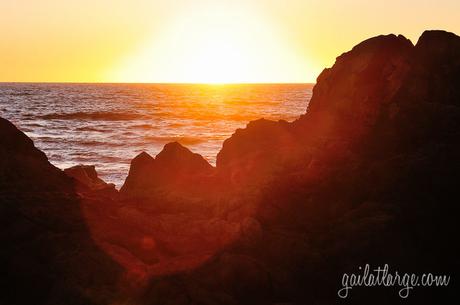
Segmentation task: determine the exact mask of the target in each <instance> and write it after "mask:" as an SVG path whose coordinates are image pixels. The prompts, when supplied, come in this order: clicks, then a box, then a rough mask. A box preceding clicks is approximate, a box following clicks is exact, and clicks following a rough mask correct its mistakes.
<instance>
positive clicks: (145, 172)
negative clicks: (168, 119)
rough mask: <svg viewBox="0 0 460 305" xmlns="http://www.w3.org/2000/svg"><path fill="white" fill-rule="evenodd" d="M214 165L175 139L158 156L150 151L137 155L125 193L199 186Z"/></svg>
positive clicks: (135, 195)
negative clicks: (152, 154)
mask: <svg viewBox="0 0 460 305" xmlns="http://www.w3.org/2000/svg"><path fill="white" fill-rule="evenodd" d="M213 169H214V168H213V167H212V166H211V165H210V164H209V163H208V162H207V161H206V160H205V159H204V158H203V157H202V156H201V155H199V154H196V153H192V152H191V151H190V150H189V149H187V148H185V147H184V146H182V145H181V144H179V143H178V142H172V143H169V144H166V145H165V146H164V148H163V150H162V151H161V152H160V153H159V154H158V155H157V156H156V158H153V157H151V156H150V155H149V154H147V153H146V152H142V153H141V154H139V155H138V156H136V157H135V158H134V159H133V160H132V162H131V167H130V170H129V175H128V177H127V178H126V182H125V183H124V185H123V187H122V188H121V190H120V191H121V194H122V195H123V196H124V197H127V198H139V197H145V196H147V197H148V196H150V195H152V194H154V193H156V192H158V191H163V190H164V189H171V188H172V189H174V190H175V191H177V190H180V189H181V188H188V187H190V186H191V184H192V183H193V184H194V185H193V186H192V187H196V185H197V184H199V183H200V181H202V180H203V179H206V177H207V176H209V175H210V174H212V173H213Z"/></svg>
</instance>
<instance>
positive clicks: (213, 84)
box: [0, 81, 316, 86]
mask: <svg viewBox="0 0 460 305" xmlns="http://www.w3.org/2000/svg"><path fill="white" fill-rule="evenodd" d="M0 84H69V85H79V84H80V85H89V84H95V85H97V84H101V85H103V84H106V85H122V84H123V85H125V84H132V85H210V86H225V85H315V84H316V83H315V82H228V83H226V82H222V83H219V82H216V83H212V82H209V83H206V82H177V83H176V82H79V81H77V82H73V81H0Z"/></svg>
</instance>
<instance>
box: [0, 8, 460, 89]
mask: <svg viewBox="0 0 460 305" xmlns="http://www.w3.org/2000/svg"><path fill="white" fill-rule="evenodd" d="M425 29H444V30H448V31H451V32H454V33H457V34H460V1H458V0H437V1H428V0H420V1H413V0H405V1H402V0H398V1H396V0H386V1H369V0H349V1H345V0H221V1H219V0H213V1H211V0H129V1H127V0H110V1H109V0H79V1H71V0H68V1H61V0H40V1H37V0H0V82H153V83H165V82H166V83H168V82H174V83H178V82H179V83H235V82H236V83H245V82H249V83H268V82H277V83H299V82H315V80H316V77H317V76H318V74H319V73H320V72H321V71H322V69H324V68H325V67H329V66H331V65H332V64H333V63H334V61H335V58H336V57H337V56H338V55H340V54H341V53H343V52H345V51H348V50H350V49H351V48H352V47H353V46H354V45H356V44H357V43H359V42H360V41H362V40H364V39H366V38H369V37H372V36H376V35H380V34H389V33H395V34H403V35H404V36H406V37H407V38H409V39H411V40H412V42H414V43H415V42H416V41H417V39H418V37H419V36H420V34H421V33H422V32H423V31H424V30H425Z"/></svg>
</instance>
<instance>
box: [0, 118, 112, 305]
mask: <svg viewBox="0 0 460 305" xmlns="http://www.w3.org/2000/svg"><path fill="white" fill-rule="evenodd" d="M0 222H1V224H2V230H1V234H0V243H1V245H2V246H1V251H0V273H1V274H2V276H1V279H0V287H1V288H0V303H1V304H82V305H83V304H107V303H109V302H111V299H112V298H113V297H115V292H114V291H115V289H114V287H116V279H117V275H118V273H119V272H120V270H119V268H118V267H117V264H116V263H114V262H113V261H112V260H111V259H110V258H109V257H108V256H107V255H105V254H104V253H103V252H102V251H100V250H99V249H98V248H97V247H96V246H95V245H94V243H93V242H92V240H91V236H90V234H89V232H88V231H87V229H86V223H85V219H84V218H83V216H82V215H81V213H80V205H79V198H78V196H77V195H76V193H75V192H74V185H73V182H72V180H71V179H70V178H68V177H67V176H66V175H65V174H64V173H63V172H62V171H60V170H59V169H57V168H56V167H54V166H52V165H51V164H50V163H49V162H48V159H47V158H46V156H45V154H44V153H42V152H41V151H39V150H38V149H36V148H35V147H34V145H33V142H32V141H31V140H30V139H29V138H28V137H27V136H26V135H25V134H23V133H22V132H21V131H19V130H18V129H17V128H16V127H15V126H14V125H13V124H11V123H9V122H8V121H6V120H4V119H2V118H0Z"/></svg>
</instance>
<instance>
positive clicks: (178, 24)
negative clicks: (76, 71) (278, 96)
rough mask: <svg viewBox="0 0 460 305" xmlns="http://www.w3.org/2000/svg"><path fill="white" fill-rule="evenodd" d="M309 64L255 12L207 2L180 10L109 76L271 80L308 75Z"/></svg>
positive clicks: (194, 80) (177, 80) (202, 80)
mask: <svg viewBox="0 0 460 305" xmlns="http://www.w3.org/2000/svg"><path fill="white" fill-rule="evenodd" d="M309 70H311V64H310V63H308V62H307V60H306V58H302V57H301V56H300V55H299V54H295V53H294V52H293V51H292V49H291V48H289V44H288V43H287V42H286V41H284V40H283V38H282V35H280V33H278V32H277V30H276V28H275V27H273V24H272V23H271V22H269V21H268V20H266V19H264V18H262V17H261V16H259V15H258V13H257V12H255V11H253V10H251V9H248V8H246V9H243V8H242V7H241V6H238V7H237V8H236V7H222V6H213V7H209V6H208V7H206V9H198V8H196V9H195V10H193V11H187V12H185V13H183V14H178V15H177V16H176V17H175V18H173V19H172V20H171V21H170V22H169V23H168V24H165V26H164V29H162V31H161V35H158V34H157V35H155V37H154V38H152V40H151V41H148V42H147V43H145V44H144V45H143V46H141V47H140V48H139V49H138V50H137V51H135V52H133V53H132V54H130V55H129V56H127V57H126V58H125V59H124V60H123V61H122V62H121V63H119V64H118V65H117V66H116V67H115V68H114V69H113V70H111V71H110V75H109V76H108V77H109V78H110V79H112V80H115V81H119V82H167V83H171V82H172V83H211V84H222V83H261V82H267V83H269V82H276V81H277V80H280V79H283V77H284V78H289V77H290V79H292V80H293V81H296V80H300V79H307V78H308V77H309V76H310V75H308V73H309ZM286 76H287V77H286Z"/></svg>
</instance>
